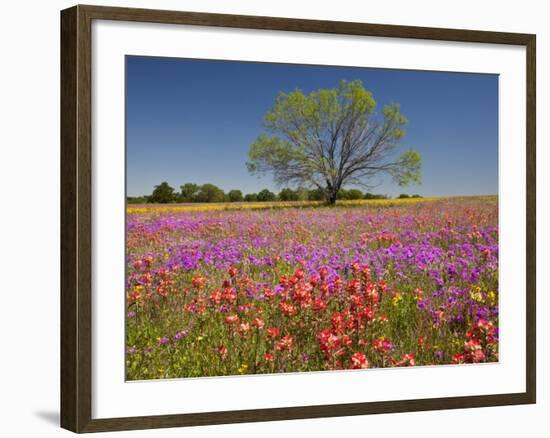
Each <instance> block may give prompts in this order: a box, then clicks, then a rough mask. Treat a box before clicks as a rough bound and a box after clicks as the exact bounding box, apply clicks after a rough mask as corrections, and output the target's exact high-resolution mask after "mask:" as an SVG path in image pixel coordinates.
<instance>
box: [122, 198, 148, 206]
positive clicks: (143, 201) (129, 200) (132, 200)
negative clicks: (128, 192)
mask: <svg viewBox="0 0 550 438" xmlns="http://www.w3.org/2000/svg"><path fill="white" fill-rule="evenodd" d="M126 202H127V203H128V204H146V203H147V202H149V197H148V196H127V197H126Z"/></svg>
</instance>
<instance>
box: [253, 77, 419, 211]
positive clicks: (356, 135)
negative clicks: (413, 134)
mask: <svg viewBox="0 0 550 438" xmlns="http://www.w3.org/2000/svg"><path fill="white" fill-rule="evenodd" d="M375 108H376V102H375V100H374V98H373V96H372V93H371V92H369V91H367V90H365V88H364V87H363V84H362V82H361V81H359V80H357V81H353V82H347V81H341V82H340V83H339V84H338V86H337V87H336V88H334V89H322V90H318V91H314V92H311V93H310V94H309V95H305V94H304V93H302V92H301V91H300V90H295V91H293V92H291V93H283V92H281V93H279V95H278V96H277V97H276V99H275V104H274V106H273V107H272V108H271V109H270V110H269V111H268V112H267V113H266V114H265V116H264V128H265V129H266V131H267V133H265V134H262V135H260V136H259V137H258V138H257V139H256V141H255V142H254V143H253V144H252V145H251V146H250V149H249V151H248V156H249V161H248V162H247V163H246V165H247V167H248V170H249V171H250V172H251V173H253V174H264V173H268V172H271V173H273V177H274V180H275V182H276V183H277V184H280V185H283V184H284V185H287V186H288V185H296V186H309V187H313V188H318V189H320V190H322V192H323V193H324V194H325V198H326V200H327V202H329V203H330V204H334V203H335V202H336V196H337V194H338V191H339V190H340V189H341V188H342V187H344V186H346V185H355V186H366V187H368V186H369V181H372V178H373V177H375V176H376V175H379V174H384V173H385V174H388V175H390V176H391V177H392V178H393V179H394V181H395V182H396V183H397V184H399V185H400V186H404V185H408V184H411V183H419V182H420V168H421V157H420V155H419V154H418V153H417V152H415V151H413V150H407V151H404V152H402V153H401V154H399V155H397V154H396V153H395V152H396V149H397V147H398V145H399V142H400V140H401V139H402V138H403V136H404V135H405V131H404V130H403V126H404V125H405V124H406V123H407V119H406V118H405V116H403V115H402V114H401V113H400V107H399V104H397V103H392V104H389V105H385V106H384V108H383V111H382V113H381V114H378V113H376V112H375Z"/></svg>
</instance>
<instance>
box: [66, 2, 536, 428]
mask: <svg viewBox="0 0 550 438" xmlns="http://www.w3.org/2000/svg"><path fill="white" fill-rule="evenodd" d="M535 208H536V205H535V35H530V34H517V33H502V32H486V31H474V30H458V29H437V28H421V27H409V26H396V25H381V24H364V23H348V22H332V21H313V20H301V19H299V20H298V19H288V18H274V17H256V16H235V15H221V14H205V13H195V12H175V11H160V10H143V9H126V8H110V7H97V6H75V7H72V8H70V9H66V10H64V11H62V12H61V209H62V210H61V219H62V221H61V257H62V259H61V265H62V270H61V425H62V427H64V428H66V429H69V430H72V431H74V432H96V431H112V430H125V429H145V428H160V427H175V426H194V425H207V424H221V423H237V422H254V421H273V420H287V419H299V418H316V417H328V416H347V415H364V414H375V413H395V412H406V411H421V410H435V409H454V408H469V407H484V406H498V405H513V404H527V403H535V401H536V395H535V386H536V384H535V383H536V369H535V363H536V352H535V342H536V341H535V327H536V325H535V216H536V213H535Z"/></svg>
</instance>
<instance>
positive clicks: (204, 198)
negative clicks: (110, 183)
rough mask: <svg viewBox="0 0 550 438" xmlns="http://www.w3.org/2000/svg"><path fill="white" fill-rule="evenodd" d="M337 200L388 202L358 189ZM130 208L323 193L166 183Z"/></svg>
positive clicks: (321, 195)
mask: <svg viewBox="0 0 550 438" xmlns="http://www.w3.org/2000/svg"><path fill="white" fill-rule="evenodd" d="M398 197H399V198H409V197H410V198H420V197H421V196H420V195H405V194H401V195H399V196H398ZM337 199H339V200H358V199H388V196H386V195H380V194H374V193H369V192H366V193H365V192H362V191H361V190H359V189H349V190H346V189H340V190H339V191H338V194H337ZM127 200H128V203H129V204H144V203H157V204H169V203H190V202H200V203H210V202H272V201H325V200H326V193H325V192H324V191H323V190H321V189H306V188H297V189H291V188H288V187H286V188H283V189H282V190H281V191H280V192H279V193H274V192H272V191H270V190H268V189H263V190H261V191H259V192H258V193H247V194H243V192H242V191H240V190H237V189H234V190H229V191H228V192H224V191H223V190H222V189H221V188H219V187H218V186H216V185H214V184H210V183H208V184H202V185H199V184H194V183H186V184H183V185H182V186H180V190H179V191H176V190H175V189H174V188H173V187H172V186H170V185H169V184H168V183H167V182H166V181H165V182H162V183H160V184H159V185H156V186H155V187H154V189H153V192H152V193H151V194H150V195H145V196H128V198H127Z"/></svg>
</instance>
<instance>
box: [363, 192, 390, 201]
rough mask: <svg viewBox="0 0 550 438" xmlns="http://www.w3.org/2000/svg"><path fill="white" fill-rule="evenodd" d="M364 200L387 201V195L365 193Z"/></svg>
mask: <svg viewBox="0 0 550 438" xmlns="http://www.w3.org/2000/svg"><path fill="white" fill-rule="evenodd" d="M365 199H388V196H387V195H377V194H374V193H368V192H367V193H365Z"/></svg>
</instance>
